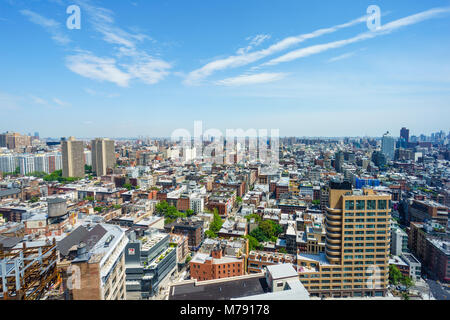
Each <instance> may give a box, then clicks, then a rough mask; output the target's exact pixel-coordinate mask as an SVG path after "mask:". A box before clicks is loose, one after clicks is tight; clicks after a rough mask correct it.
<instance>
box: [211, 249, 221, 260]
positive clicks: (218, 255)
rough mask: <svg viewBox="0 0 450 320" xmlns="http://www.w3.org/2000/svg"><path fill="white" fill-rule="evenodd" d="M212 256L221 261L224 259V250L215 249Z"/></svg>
mask: <svg viewBox="0 0 450 320" xmlns="http://www.w3.org/2000/svg"><path fill="white" fill-rule="evenodd" d="M211 255H212V257H213V258H214V259H221V258H222V249H221V248H220V246H217V247H215V248H214V249H213V251H212V253H211Z"/></svg>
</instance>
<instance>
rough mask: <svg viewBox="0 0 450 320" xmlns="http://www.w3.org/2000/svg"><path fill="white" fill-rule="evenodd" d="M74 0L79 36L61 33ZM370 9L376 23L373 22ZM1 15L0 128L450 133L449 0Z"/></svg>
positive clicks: (67, 132)
mask: <svg viewBox="0 0 450 320" xmlns="http://www.w3.org/2000/svg"><path fill="white" fill-rule="evenodd" d="M73 4H75V5H78V6H79V7H80V8H81V29H80V30H69V29H67V28H66V20H67V18H68V17H69V15H68V14H67V13H66V9H67V7H68V6H69V5H73ZM369 5H377V6H379V7H380V9H381V28H382V30H381V31H378V32H375V33H374V32H372V31H371V30H369V29H368V26H367V24H366V20H367V19H366V18H365V16H366V12H367V8H368V7H369ZM324 6H325V7H327V8H328V9H329V10H324ZM0 12H1V14H0V26H2V28H1V30H0V36H1V38H2V39H3V44H4V49H5V50H4V51H3V52H2V53H1V57H2V62H1V63H0V66H1V68H2V70H3V73H4V74H6V75H8V77H6V78H4V79H2V82H1V86H2V89H1V90H0V112H2V113H4V114H5V113H6V115H7V116H6V117H2V119H1V120H0V127H1V129H2V130H1V131H2V132H5V131H16V132H22V133H27V132H34V131H38V132H40V135H41V136H42V137H55V138H58V137H64V136H76V137H98V136H104V137H111V138H117V137H137V136H152V137H164V136H165V137H170V135H171V133H172V132H173V131H174V130H176V129H178V128H185V129H187V130H189V131H192V127H193V123H194V121H195V120H199V119H200V120H202V121H203V122H204V126H205V128H218V129H219V130H222V131H223V132H225V129H226V128H230V129H235V128H243V129H244V130H247V129H249V128H256V129H260V128H265V129H269V130H270V129H280V136H281V137H284V136H304V137H306V136H309V137H327V136H328V137H332V136H340V137H356V136H371V137H381V136H382V134H383V133H384V132H386V131H390V132H391V133H393V134H394V135H395V136H397V134H398V132H399V130H400V128H401V127H407V128H409V129H410V130H411V132H412V135H414V133H416V134H417V135H419V134H422V133H423V134H426V135H430V134H431V133H432V132H436V131H439V130H444V131H445V132H446V133H447V132H448V130H449V128H448V124H447V121H446V119H448V118H449V116H450V112H449V110H450V109H449V108H448V106H449V105H448V103H449V93H450V90H449V88H450V86H449V83H450V78H448V74H450V73H449V71H450V70H449V65H450V64H449V57H448V54H447V52H448V49H449V43H450V41H448V40H449V38H450V35H449V34H448V33H444V32H442V31H443V30H448V29H449V27H450V19H449V17H450V2H449V1H436V0H433V1H428V2H426V3H423V2H418V1H415V2H411V1H396V2H395V4H393V3H391V2H387V1H377V2H376V3H372V2H369V1H362V2H360V3H358V4H354V3H351V4H350V3H344V4H336V3H333V2H331V1H327V2H326V3H321V4H320V7H319V5H318V4H305V3H299V2H298V1H287V2H284V3H283V4H282V5H280V4H277V5H269V4H267V3H260V2H255V1H250V2H246V3H239V2H237V1H231V2H227V3H226V4H224V3H218V2H213V3H210V2H208V5H205V3H201V2H199V3H174V2H170V1H168V2H164V3H147V2H141V1H135V2H132V3H106V2H101V1H65V0H58V1H56V0H53V1H34V2H33V3H28V2H25V1H7V2H2V3H1V4H0ZM185 12H190V14H189V15H186V14H185ZM255 17H256V18H255ZM224 30H226V32H224ZM30 52H32V54H31V55H30ZM381 123H382V125H381ZM27 128H29V129H27ZM436 128H438V129H436Z"/></svg>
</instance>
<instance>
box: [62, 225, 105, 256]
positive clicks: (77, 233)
mask: <svg viewBox="0 0 450 320" xmlns="http://www.w3.org/2000/svg"><path fill="white" fill-rule="evenodd" d="M106 233H107V231H106V230H105V228H103V227H102V226H101V225H100V224H97V225H96V226H95V227H94V228H92V229H91V230H90V231H89V230H88V229H87V228H86V227H84V226H79V227H78V228H76V229H75V230H74V231H72V232H71V233H70V234H69V235H68V236H67V237H65V238H64V239H63V240H61V241H59V242H58V243H57V249H58V250H59V252H60V253H61V255H63V256H66V255H68V254H69V250H70V248H72V247H73V246H77V245H79V244H80V242H84V243H86V245H87V247H86V249H87V250H90V249H92V248H93V247H94V246H95V244H96V243H97V242H98V241H99V240H100V239H101V238H102V237H103V236H104V235H105V234H106Z"/></svg>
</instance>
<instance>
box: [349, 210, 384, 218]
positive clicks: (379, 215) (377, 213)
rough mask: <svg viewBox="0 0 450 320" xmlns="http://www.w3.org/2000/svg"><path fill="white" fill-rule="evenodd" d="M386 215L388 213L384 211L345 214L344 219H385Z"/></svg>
mask: <svg viewBox="0 0 450 320" xmlns="http://www.w3.org/2000/svg"><path fill="white" fill-rule="evenodd" d="M387 215H388V212H386V211H380V212H346V213H345V216H346V217H375V216H378V217H385V216H387Z"/></svg>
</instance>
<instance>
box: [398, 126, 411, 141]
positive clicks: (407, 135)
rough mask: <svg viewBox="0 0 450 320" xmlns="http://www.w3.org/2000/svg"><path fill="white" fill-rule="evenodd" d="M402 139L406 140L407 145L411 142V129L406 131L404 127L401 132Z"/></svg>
mask: <svg viewBox="0 0 450 320" xmlns="http://www.w3.org/2000/svg"><path fill="white" fill-rule="evenodd" d="M400 138H403V139H405V141H406V143H408V142H409V129H406V128H404V127H403V128H402V129H401V130H400Z"/></svg>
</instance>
